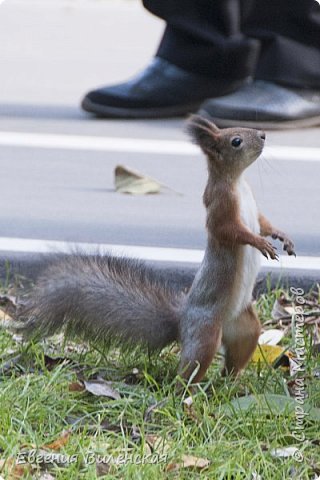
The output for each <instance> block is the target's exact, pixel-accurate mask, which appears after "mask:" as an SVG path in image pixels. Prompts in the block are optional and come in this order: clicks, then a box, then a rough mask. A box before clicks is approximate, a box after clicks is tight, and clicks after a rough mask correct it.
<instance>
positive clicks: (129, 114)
mask: <svg viewBox="0 0 320 480" xmlns="http://www.w3.org/2000/svg"><path fill="white" fill-rule="evenodd" d="M202 103H203V100H202V101H199V102H197V103H192V104H189V105H176V106H173V107H158V108H152V109H151V108H150V109H148V108H118V107H109V106H105V105H101V104H98V103H94V102H91V100H89V99H88V98H84V99H83V100H82V102H81V107H82V109H83V110H85V111H86V112H89V113H94V114H95V115H96V116H97V117H101V118H123V119H124V118H140V119H142V118H168V117H180V116H183V115H187V114H189V113H193V112H195V111H197V110H198V108H199V107H200V105H201V104H202Z"/></svg>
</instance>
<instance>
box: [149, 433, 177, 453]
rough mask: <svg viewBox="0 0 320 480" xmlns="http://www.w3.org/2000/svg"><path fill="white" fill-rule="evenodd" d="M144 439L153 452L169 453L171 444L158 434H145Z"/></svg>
mask: <svg viewBox="0 0 320 480" xmlns="http://www.w3.org/2000/svg"><path fill="white" fill-rule="evenodd" d="M145 438H146V441H147V443H148V444H149V446H150V447H151V448H152V450H153V451H154V452H155V453H161V454H165V453H169V452H170V451H171V450H172V446H171V444H170V443H169V442H168V441H166V440H165V439H164V438H163V437H159V436H158V435H146V437H145Z"/></svg>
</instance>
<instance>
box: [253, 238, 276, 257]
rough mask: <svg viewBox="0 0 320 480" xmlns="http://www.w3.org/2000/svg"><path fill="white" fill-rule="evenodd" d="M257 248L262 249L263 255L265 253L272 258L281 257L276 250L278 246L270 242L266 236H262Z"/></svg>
mask: <svg viewBox="0 0 320 480" xmlns="http://www.w3.org/2000/svg"><path fill="white" fill-rule="evenodd" d="M257 248H258V249H259V250H260V252H261V253H262V255H264V256H265V257H266V258H269V257H270V258H271V259H272V260H278V259H279V257H278V255H277V252H276V248H275V247H274V246H273V245H272V244H271V243H270V242H268V240H266V239H265V238H260V239H259V242H258V245H257Z"/></svg>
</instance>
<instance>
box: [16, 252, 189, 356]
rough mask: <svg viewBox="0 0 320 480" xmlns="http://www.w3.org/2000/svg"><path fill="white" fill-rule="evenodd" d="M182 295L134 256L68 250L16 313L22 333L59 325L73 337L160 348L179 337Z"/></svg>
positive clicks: (39, 333)
mask: <svg viewBox="0 0 320 480" xmlns="http://www.w3.org/2000/svg"><path fill="white" fill-rule="evenodd" d="M182 299H183V294H182V293H180V292H178V291H177V290H175V289H174V288H173V287H170V286H169V285H167V284H166V283H165V281H164V280H163V279H161V278H160V276H159V274H158V273H157V272H156V270H155V269H153V268H152V267H149V266H147V265H145V264H144V263H143V262H141V261H139V260H134V259H130V258H118V257H113V256H110V255H93V256H91V255H84V254H78V253H77V254H72V255H70V256H63V257H61V258H56V259H55V260H54V261H53V262H51V263H50V264H49V265H48V266H47V267H46V269H45V270H44V271H43V272H42V274H41V275H40V276H39V278H38V280H37V282H36V284H35V287H34V288H33V289H32V291H31V293H30V295H29V297H28V298H27V301H26V303H25V304H24V305H23V306H22V307H21V310H20V312H19V315H18V318H17V319H18V320H19V326H18V327H17V328H16V330H18V331H19V332H20V333H22V334H23V335H24V336H25V337H27V338H32V337H38V338H39V337H40V338H43V337H47V336H50V335H53V334H55V333H58V332H59V331H61V330H64V331H65V333H66V335H67V336H68V337H69V338H71V339H74V338H75V337H78V338H81V339H83V340H86V341H90V340H91V341H93V342H99V343H101V344H103V345H106V346H108V345H109V344H117V345H121V346H135V345H139V344H145V345H146V346H147V347H148V348H149V349H150V350H155V349H161V348H163V347H164V346H165V345H168V344H169V343H171V342H173V341H174V340H177V339H178V337H179V314H178V306H179V304H180V303H181V301H182Z"/></svg>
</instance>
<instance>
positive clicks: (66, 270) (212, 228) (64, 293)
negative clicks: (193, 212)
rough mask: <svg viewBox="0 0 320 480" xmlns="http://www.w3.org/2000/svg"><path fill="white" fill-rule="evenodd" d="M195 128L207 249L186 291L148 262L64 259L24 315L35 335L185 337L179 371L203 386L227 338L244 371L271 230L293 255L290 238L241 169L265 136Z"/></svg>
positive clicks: (196, 124)
mask: <svg viewBox="0 0 320 480" xmlns="http://www.w3.org/2000/svg"><path fill="white" fill-rule="evenodd" d="M187 128H188V131H189V133H190V135H191V137H192V138H193V140H194V141H195V143H197V144H198V145H199V146H200V147H201V149H202V151H203V152H204V154H205V155H206V157H207V163H208V182H207V186H206V188H205V192H204V195H203V201H204V205H205V207H206V211H207V220H206V227H207V232H208V239H207V246H206V250H205V254H204V258H203V261H202V263H201V265H200V268H199V270H198V272H197V274H196V276H195V279H194V281H193V283H192V286H191V288H190V290H189V292H188V293H182V292H179V291H177V289H176V288H174V287H172V286H170V285H168V284H166V283H165V282H164V281H163V279H161V278H160V277H159V275H158V273H157V271H156V269H154V268H152V267H151V266H148V265H145V264H144V263H143V262H142V261H139V260H134V259H130V258H117V257H113V256H110V255H95V256H90V255H85V254H81V253H80V254H77V253H75V254H72V255H69V256H63V257H61V258H56V259H55V260H53V261H52V262H51V264H49V266H47V267H46V269H45V270H44V272H43V273H42V274H41V275H40V277H39V278H38V280H37V282H36V284H35V287H34V288H33V290H32V292H31V294H30V296H29V297H28V299H27V301H26V303H25V304H24V305H22V306H21V308H20V310H19V311H18V314H17V319H18V320H19V323H18V326H17V329H18V331H20V332H21V333H23V334H24V335H25V337H27V338H32V337H47V336H50V335H52V334H54V333H57V332H58V331H60V330H62V329H64V330H65V333H66V335H67V336H68V337H71V338H74V337H78V338H80V339H83V340H91V341H93V342H100V343H102V344H103V345H109V344H110V343H112V344H117V345H120V346H130V345H132V346H137V345H139V344H145V345H147V347H148V348H149V350H160V349H162V348H163V347H165V346H166V345H168V344H170V343H172V342H174V341H179V342H180V343H181V361H180V367H179V373H180V375H181V376H182V377H184V378H185V379H186V380H188V379H190V377H191V378H192V382H193V383H196V382H199V381H200V380H201V379H202V378H203V376H204V374H205V372H206V370H207V368H208V367H209V365H210V363H211V361H212V358H213V356H214V355H215V353H216V351H217V349H218V348H219V346H220V343H221V342H222V344H223V345H224V348H225V366H224V370H223V373H224V374H229V373H233V374H238V372H239V371H240V370H241V369H243V368H244V367H245V366H246V364H247V362H248V361H249V359H250V357H251V355H252V353H253V351H254V350H255V348H256V345H257V342H258V337H259V333H260V323H259V320H258V318H257V316H256V313H255V311H254V309H253V306H252V290H253V287H254V284H255V281H256V277H257V274H258V270H259V266H260V252H261V253H262V254H263V255H264V256H265V257H266V258H269V257H270V258H271V259H277V258H278V257H277V254H276V252H275V249H274V247H273V246H272V245H271V244H270V243H269V242H268V241H267V240H266V239H265V238H264V237H266V236H272V238H274V239H276V238H277V239H279V240H280V241H281V242H283V244H284V250H286V251H287V253H288V254H289V255H293V254H294V245H293V243H292V242H291V240H290V239H289V238H288V237H287V236H286V235H285V234H284V233H282V232H281V231H279V230H277V229H275V228H273V227H272V225H271V224H270V223H269V222H268V221H267V220H266V218H265V217H263V216H262V215H261V214H259V213H258V210H257V206H256V203H255V200H254V198H253V195H252V192H251V190H250V188H249V186H248V184H247V183H246V181H245V179H244V178H243V171H244V170H245V169H246V168H247V167H248V166H249V165H250V164H251V163H252V162H254V161H255V160H256V159H257V158H258V157H259V155H260V154H261V152H262V150H263V146H264V141H265V133H264V132H262V131H258V130H253V129H248V128H226V129H221V130H220V129H219V128H217V127H216V126H215V125H214V124H213V123H211V122H209V121H208V120H207V119H205V118H202V117H199V116H196V115H195V116H192V117H191V119H190V120H189V123H188V127H187Z"/></svg>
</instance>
